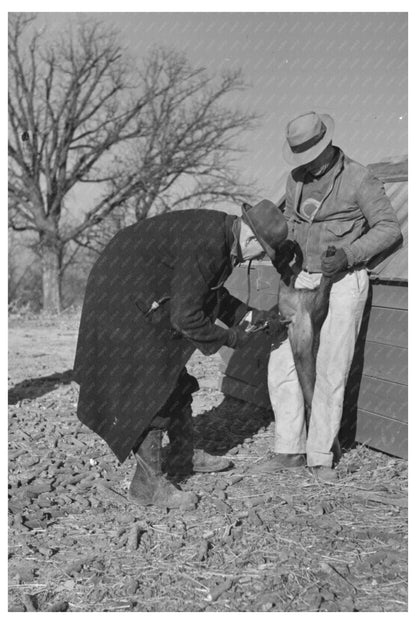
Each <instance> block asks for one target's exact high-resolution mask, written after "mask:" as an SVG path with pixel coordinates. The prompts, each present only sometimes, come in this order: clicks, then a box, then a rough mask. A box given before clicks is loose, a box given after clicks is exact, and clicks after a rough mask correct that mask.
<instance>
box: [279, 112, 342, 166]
mask: <svg viewBox="0 0 416 624" xmlns="http://www.w3.org/2000/svg"><path fill="white" fill-rule="evenodd" d="M334 127H335V122H334V120H333V119H332V117H331V116H330V115H325V114H321V115H318V113H314V112H311V113H305V114H303V115H300V116H299V117H296V118H295V119H292V121H289V123H288V124H287V126H286V141H285V143H284V145H283V157H284V159H285V160H286V162H287V163H289V164H290V165H294V166H295V167H299V166H301V165H306V163H309V162H312V161H313V160H315V158H317V157H318V156H319V155H320V154H322V152H323V151H324V149H325V148H326V147H328V145H329V144H330V142H331V141H332V137H333V135H334Z"/></svg>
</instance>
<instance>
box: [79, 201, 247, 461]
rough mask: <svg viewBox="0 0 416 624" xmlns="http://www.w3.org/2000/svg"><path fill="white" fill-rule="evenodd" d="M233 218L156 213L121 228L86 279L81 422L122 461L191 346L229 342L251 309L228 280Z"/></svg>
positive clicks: (213, 347)
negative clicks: (231, 331) (230, 331)
mask: <svg viewBox="0 0 416 624" xmlns="http://www.w3.org/2000/svg"><path fill="white" fill-rule="evenodd" d="M235 219H236V217H234V216H230V215H227V214H225V213H223V212H219V211H215V210H185V211H177V212H171V213H167V214H164V215H160V216H156V217H153V218H150V219H146V220H145V221H141V222H140V223H137V224H135V225H132V226H130V227H127V228H125V229H123V230H121V231H120V232H119V233H118V234H117V235H116V236H115V237H114V238H113V239H112V240H111V241H110V243H109V244H108V246H107V247H106V248H105V250H104V252H103V253H102V255H101V256H100V258H99V259H98V261H97V262H96V264H95V265H94V267H93V269H92V271H91V273H90V276H89V278H88V282H87V287H86V292H85V299H84V305H83V309H82V315H81V322H80V328H79V336H78V344H77V351H76V357H75V364H74V379H75V380H76V381H77V382H78V383H79V385H80V394H79V401H78V412H77V413H78V417H79V419H80V420H81V421H82V422H83V423H84V424H85V425H87V426H88V427H89V428H91V429H92V430H93V431H95V432H96V433H98V434H99V435H100V436H101V437H102V438H103V439H104V440H105V441H106V442H107V443H108V445H109V446H110V447H111V449H112V450H113V451H114V453H115V454H116V456H117V457H118V459H119V460H120V461H121V462H123V461H124V460H125V459H126V457H127V456H128V454H129V452H130V451H131V449H132V448H133V446H134V445H135V443H136V442H137V440H138V439H139V437H140V436H141V435H142V434H143V432H144V431H145V430H146V429H147V427H148V426H149V424H150V422H151V421H152V419H153V417H154V416H155V415H156V413H157V412H159V411H160V410H161V408H162V407H163V405H164V404H165V403H166V401H167V400H168V398H169V396H170V395H171V394H172V392H173V390H174V389H175V386H176V384H177V381H178V377H179V375H180V373H181V371H182V370H183V368H184V366H185V364H186V362H187V361H188V359H189V358H190V356H191V354H192V352H193V351H194V350H195V349H200V350H201V351H202V353H204V354H205V355H210V354H212V353H215V352H216V351H218V349H219V348H220V347H221V346H222V345H224V344H225V342H226V339H227V335H228V330H227V329H224V328H223V327H220V326H219V325H216V324H214V321H215V319H217V318H218V319H220V320H222V321H223V322H224V323H225V324H226V325H228V326H231V325H233V324H235V323H238V322H239V321H240V320H241V319H242V317H243V316H244V314H245V313H246V311H247V309H248V308H247V306H246V305H245V304H243V303H242V302H241V301H239V300H238V299H236V298H234V297H232V296H231V295H230V294H229V293H228V291H227V290H226V289H225V288H224V287H223V286H222V284H223V282H224V281H225V280H226V279H227V277H228V276H229V275H230V273H231V271H232V260H231V257H230V251H231V249H232V245H233V240H234V236H233V233H232V225H233V222H234V220H235Z"/></svg>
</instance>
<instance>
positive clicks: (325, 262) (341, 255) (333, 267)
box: [321, 248, 348, 277]
mask: <svg viewBox="0 0 416 624" xmlns="http://www.w3.org/2000/svg"><path fill="white" fill-rule="evenodd" d="M347 268H348V258H347V254H346V253H345V251H344V250H343V249H342V248H340V249H337V250H336V252H335V254H334V255H333V256H326V255H325V253H324V254H322V256H321V269H322V274H323V275H324V276H325V277H333V276H334V275H336V274H337V273H340V272H341V271H344V270H345V269H347Z"/></svg>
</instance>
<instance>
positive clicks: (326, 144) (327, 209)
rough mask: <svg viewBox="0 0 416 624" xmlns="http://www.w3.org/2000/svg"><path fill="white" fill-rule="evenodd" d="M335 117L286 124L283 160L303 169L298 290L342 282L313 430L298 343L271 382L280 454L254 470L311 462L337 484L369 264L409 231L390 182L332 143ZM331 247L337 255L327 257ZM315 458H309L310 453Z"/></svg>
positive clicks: (296, 233) (327, 332)
mask: <svg viewBox="0 0 416 624" xmlns="http://www.w3.org/2000/svg"><path fill="white" fill-rule="evenodd" d="M333 132H334V121H333V119H332V118H331V117H330V116H329V115H318V114H316V113H314V112H311V113H306V114H304V115H301V116H300V117H297V118H296V119H294V120H292V121H291V122H290V123H289V124H288V125H287V130H286V142H285V144H284V150H283V153H284V156H285V159H286V161H287V162H289V163H290V164H291V165H294V166H295V168H294V169H293V170H292V172H291V174H290V175H289V177H288V181H287V188H286V206H285V216H286V218H287V221H288V227H289V235H288V238H289V239H293V240H294V241H296V242H297V243H298V245H299V247H300V249H301V251H302V255H303V261H302V271H301V273H300V274H299V275H298V277H297V280H296V283H295V288H309V289H312V288H316V287H317V286H318V284H319V282H320V280H321V277H322V275H327V276H330V277H331V278H333V284H332V288H331V292H330V300H329V311H328V315H327V317H326V320H325V321H324V324H323V326H322V329H321V335H320V346H319V350H318V355H317V361H316V383H315V389H314V395H313V401H312V406H311V416H310V424H309V431H308V432H307V431H306V423H305V415H304V400H303V395H302V391H301V387H300V385H299V380H298V376H297V373H296V369H295V364H294V360H293V355H292V350H291V347H290V344H289V340H287V339H286V340H285V341H284V342H283V343H282V344H281V345H280V346H279V347H278V348H277V349H275V350H273V351H272V352H271V354H270V360H269V367H268V384H269V393H270V399H271V403H272V407H273V411H274V415H275V421H276V422H275V445H274V451H275V455H274V457H273V459H272V460H270V461H267V462H265V463H263V464H259V465H258V466H257V467H256V468H255V469H254V471H255V472H265V473H273V472H275V471H277V470H281V469H287V468H294V467H298V466H302V465H305V463H307V465H308V466H309V467H310V469H311V471H312V472H313V473H314V474H315V475H316V476H317V477H318V478H319V479H322V480H325V481H335V480H336V478H337V475H336V472H335V471H334V470H333V461H334V457H333V453H332V450H331V449H332V446H333V444H334V442H335V441H336V440H337V435H338V432H339V428H340V424H341V417H342V406H343V400H344V391H345V385H346V381H347V377H348V374H349V370H350V366H351V361H352V357H353V353H354V348H355V342H356V340H357V336H358V333H359V329H360V324H361V319H362V316H363V311H364V306H365V302H366V299H367V295H368V283H369V281H368V274H367V270H366V268H365V267H366V264H367V263H368V261H369V260H370V259H371V258H372V257H373V256H375V255H376V254H379V253H380V252H382V251H385V250H387V249H389V248H390V246H393V245H395V244H397V243H398V241H399V240H400V238H401V231H400V227H399V224H398V221H397V218H396V216H395V213H394V212H393V209H392V207H391V204H390V201H389V199H388V198H387V196H386V194H385V192H384V188H383V185H382V183H381V182H380V181H379V180H378V179H376V178H375V177H373V176H372V175H371V173H370V171H369V170H368V169H367V168H366V167H364V166H362V165H360V164H359V163H357V162H354V161H353V160H351V159H350V158H348V157H347V156H346V155H344V153H343V152H342V151H341V150H340V149H339V148H338V147H335V146H333V145H332V136H333ZM329 245H332V246H335V247H336V249H337V251H336V253H335V255H334V256H332V257H325V252H326V249H327V247H328V246H329ZM305 455H306V457H305Z"/></svg>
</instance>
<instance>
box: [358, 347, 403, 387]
mask: <svg viewBox="0 0 416 624" xmlns="http://www.w3.org/2000/svg"><path fill="white" fill-rule="evenodd" d="M364 374H365V375H368V376H369V377H375V378H376V379H384V380H385V381H393V382H395V383H401V384H404V385H407V349H403V347H393V346H391V345H384V344H378V343H376V342H370V341H367V342H366V345H365V348H364Z"/></svg>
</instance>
